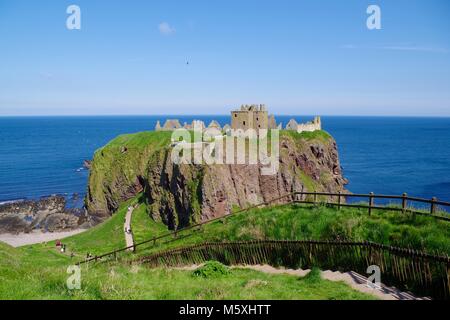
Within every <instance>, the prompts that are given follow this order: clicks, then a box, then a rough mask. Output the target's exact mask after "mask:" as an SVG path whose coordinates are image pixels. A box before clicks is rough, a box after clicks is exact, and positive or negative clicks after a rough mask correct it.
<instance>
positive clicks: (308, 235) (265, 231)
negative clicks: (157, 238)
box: [138, 205, 450, 255]
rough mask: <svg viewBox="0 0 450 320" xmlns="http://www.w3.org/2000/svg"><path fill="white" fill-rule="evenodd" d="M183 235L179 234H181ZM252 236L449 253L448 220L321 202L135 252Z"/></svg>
mask: <svg viewBox="0 0 450 320" xmlns="http://www.w3.org/2000/svg"><path fill="white" fill-rule="evenodd" d="M183 235H186V236H187V237H185V238H183V237H182V236H183ZM252 239H298V240H302V239H315V240H336V239H340V240H351V241H364V240H368V241H373V242H377V243H382V244H387V245H393V246H398V247H408V248H414V249H416V250H423V251H427V252H429V253H436V254H450V223H448V222H445V221H440V220H436V219H433V218H432V217H424V216H416V217H415V219H413V218H412V217H411V216H409V215H402V214H401V213H398V212H389V211H375V212H373V213H372V215H371V216H370V217H369V216H368V214H367V210H364V209H354V208H343V209H342V210H341V211H338V210H336V209H333V208H327V207H323V206H318V207H309V206H302V205H287V206H279V207H272V208H263V209H256V210H252V211H250V212H248V213H243V214H238V215H236V216H231V217H228V218H227V219H226V220H225V222H222V221H217V222H213V223H212V224H209V225H206V226H204V227H203V231H201V232H191V231H188V232H186V233H185V234H183V233H181V234H180V239H179V240H171V241H170V243H163V242H161V243H159V244H158V245H157V246H156V247H153V246H150V245H149V246H147V247H146V248H138V250H139V252H138V254H139V255H145V254H148V253H151V252H155V251H158V250H162V249H167V248H174V247H177V246H182V245H189V244H195V243H200V242H204V241H227V240H252Z"/></svg>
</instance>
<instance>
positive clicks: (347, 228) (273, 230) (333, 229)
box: [0, 198, 450, 299]
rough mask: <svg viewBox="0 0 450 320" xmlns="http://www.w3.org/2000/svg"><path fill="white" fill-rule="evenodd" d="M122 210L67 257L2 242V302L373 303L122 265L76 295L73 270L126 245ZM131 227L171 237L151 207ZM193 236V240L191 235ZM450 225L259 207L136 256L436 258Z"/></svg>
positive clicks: (236, 277) (50, 247)
mask: <svg viewBox="0 0 450 320" xmlns="http://www.w3.org/2000/svg"><path fill="white" fill-rule="evenodd" d="M135 201H137V198H136V199H132V200H130V201H129V202H127V203H124V204H122V205H121V207H120V209H119V211H118V212H117V213H116V214H115V215H114V216H113V217H111V218H110V219H109V220H108V221H106V222H104V223H102V224H100V225H98V226H96V227H95V228H93V229H91V230H88V231H86V232H85V233H82V234H78V235H75V236H72V237H70V238H67V239H64V240H63V242H64V243H65V244H66V245H67V247H68V253H70V252H71V251H72V250H73V251H74V252H75V253H77V257H75V258H70V257H69V255H68V254H66V255H64V254H61V253H60V252H59V251H58V250H57V248H55V246H54V242H49V243H47V244H39V245H32V246H25V247H22V248H17V249H14V248H11V247H9V246H7V245H3V244H0V298H3V299H366V298H369V296H366V295H362V294H360V293H357V292H355V291H353V290H352V289H350V288H349V287H348V286H347V285H345V284H343V283H331V282H328V281H324V280H321V279H317V276H314V274H311V275H310V276H308V277H305V278H300V279H299V278H298V277H295V276H289V275H273V274H264V273H260V272H256V271H252V270H239V269H231V270H230V274H229V275H223V276H222V275H221V276H218V277H210V278H204V277H194V276H193V275H192V272H191V271H183V270H164V269H149V268H146V267H145V266H130V265H128V264H126V263H121V261H122V260H119V261H117V262H115V261H112V262H111V263H108V262H104V263H100V264H96V265H95V266H93V265H91V266H89V267H87V266H83V268H82V290H78V291H70V290H68V289H67V288H66V285H65V281H66V279H67V277H68V274H67V273H66V268H67V266H68V265H71V264H74V263H75V262H78V261H79V260H80V258H81V259H82V258H84V256H85V254H86V252H88V251H89V252H91V253H93V254H101V253H105V252H108V251H111V250H113V249H117V248H121V247H124V246H125V241H124V233H123V222H124V216H125V212H126V208H127V206H128V205H130V204H131V203H134V202H135ZM132 229H133V233H134V236H135V239H136V240H137V241H142V240H146V239H148V238H151V237H153V236H156V235H159V234H162V233H166V232H167V229H166V227H165V226H163V225H162V224H161V223H159V222H154V221H153V220H151V219H150V218H149V216H148V214H147V210H146V206H145V204H141V205H140V206H138V208H137V209H136V210H135V211H134V214H133V220H132ZM184 236H187V237H184ZM449 236H450V229H449V223H448V222H445V221H439V220H435V219H433V218H431V217H422V216H416V217H415V218H414V219H413V218H412V217H411V216H410V215H402V214H401V213H399V212H388V211H378V210H376V211H374V212H373V213H372V215H371V216H370V217H369V216H368V215H367V211H366V210H363V209H361V210H359V209H354V208H343V209H342V210H340V211H338V210H336V209H332V208H327V207H323V206H318V207H307V206H302V205H286V206H278V207H271V208H263V209H255V210H251V211H249V212H244V213H241V214H236V215H235V216H230V217H228V218H227V219H225V220H224V221H216V222H213V223H211V224H208V225H205V226H204V227H203V230H202V231H200V232H186V233H180V234H179V238H178V239H170V242H163V241H159V242H158V243H157V245H156V246H155V247H153V246H151V245H144V246H142V247H138V252H137V253H136V254H134V255H133V254H131V253H123V254H121V255H120V258H122V259H125V260H127V259H130V258H136V257H138V256H141V255H148V254H151V253H153V252H157V251H159V250H165V249H169V248H174V247H179V246H184V245H189V244H196V243H201V242H205V241H233V240H252V239H317V240H319V239H327V240H332V239H340V240H355V241H359V240H370V241H374V242H378V243H384V244H390V245H394V246H401V247H412V248H414V249H416V250H425V251H428V252H430V253H446V254H449V253H450V244H449V239H450V237H449Z"/></svg>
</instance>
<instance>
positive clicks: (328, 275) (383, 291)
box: [175, 265, 429, 300]
mask: <svg viewBox="0 0 450 320" xmlns="http://www.w3.org/2000/svg"><path fill="white" fill-rule="evenodd" d="M200 266H201V265H192V266H186V267H182V268H175V269H178V270H192V271H193V270H195V269H197V268H198V267H200ZM231 268H238V269H251V270H255V271H259V272H264V273H270V274H289V275H294V276H299V277H304V276H306V275H307V274H308V273H309V272H310V271H311V270H309V269H307V270H303V269H296V270H294V269H277V268H274V267H272V266H269V265H239V266H232V267H231ZM321 276H322V278H323V279H325V280H329V281H342V282H345V283H346V284H347V285H349V286H350V287H351V288H352V289H354V290H357V291H360V292H363V293H367V294H371V295H373V296H375V297H377V298H378V299H381V300H429V299H428V298H419V297H416V296H414V295H413V294H411V293H409V292H402V291H400V290H398V289H397V288H393V287H388V286H385V285H384V284H381V285H380V287H379V288H374V287H369V286H368V285H367V278H366V277H364V276H362V275H360V274H358V273H356V272H353V271H350V272H345V273H341V272H339V271H336V272H333V271H330V270H326V271H322V272H321Z"/></svg>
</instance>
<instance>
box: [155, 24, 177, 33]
mask: <svg viewBox="0 0 450 320" xmlns="http://www.w3.org/2000/svg"><path fill="white" fill-rule="evenodd" d="M158 30H159V32H160V33H161V34H163V35H166V36H167V35H171V34H173V33H175V28H173V27H171V26H170V25H169V24H168V23H167V22H161V23H160V24H159V25H158Z"/></svg>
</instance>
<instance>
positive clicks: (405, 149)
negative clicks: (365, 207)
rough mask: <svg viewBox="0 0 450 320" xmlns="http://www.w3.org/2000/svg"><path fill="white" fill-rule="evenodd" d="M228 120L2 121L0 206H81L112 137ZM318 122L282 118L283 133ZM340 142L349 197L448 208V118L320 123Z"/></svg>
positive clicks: (331, 119)
mask: <svg viewBox="0 0 450 320" xmlns="http://www.w3.org/2000/svg"><path fill="white" fill-rule="evenodd" d="M173 118H177V119H179V120H180V122H181V123H183V122H188V123H190V122H192V120H194V119H197V120H203V121H205V123H207V124H208V123H209V122H210V121H211V120H217V121H218V122H219V123H220V124H221V125H224V124H226V123H228V122H229V119H230V117H229V116H228V115H223V116H217V115H216V116H212V115H208V116H206V115H205V116H198V115H197V116H174V115H167V116H70V117H69V116H67V117H66V116H64V117H62V116H61V117H59V116H52V117H44V116H42V117H0V203H2V202H7V201H15V200H23V199H39V198H41V197H43V196H48V195H54V194H60V195H65V196H66V197H67V199H68V205H69V206H74V207H77V206H82V203H83V201H82V199H83V197H84V195H85V193H86V188H87V179H88V175H89V172H88V170H87V169H85V168H84V167H83V161H84V160H89V159H92V156H93V154H94V152H95V150H97V149H98V148H100V147H102V146H103V145H105V144H106V143H107V142H108V141H110V140H111V139H113V138H114V137H116V136H118V135H120V134H125V133H135V132H140V131H149V130H153V129H154V128H155V125H156V122H157V121H158V120H160V121H161V123H164V121H165V120H166V119H173ZM291 118H294V119H296V120H297V121H298V122H305V121H310V120H312V118H313V117H312V116H276V120H277V122H278V123H279V122H281V123H283V124H284V125H286V124H287V122H288V121H289V120H290V119H291ZM322 126H323V129H324V130H326V131H327V132H329V133H330V134H331V135H332V136H333V137H334V138H335V139H336V141H337V145H338V149H339V156H340V160H341V165H342V167H343V173H344V176H345V177H346V178H347V179H348V181H349V184H348V185H347V189H348V190H350V191H351V192H353V193H369V192H374V193H378V194H393V195H401V194H402V193H404V192H406V193H408V195H410V196H415V197H422V198H432V197H437V198H438V199H439V200H442V201H450V118H416V117H410V118H408V117H346V116H341V117H337V116H336V117H334V116H328V117H327V116H325V117H322Z"/></svg>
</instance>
